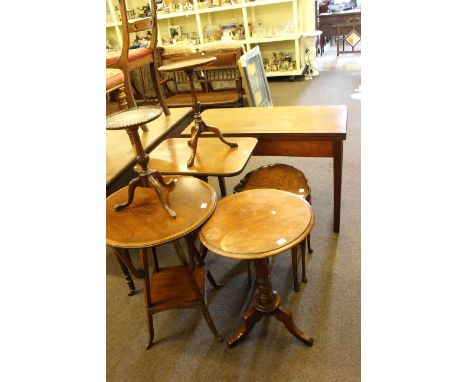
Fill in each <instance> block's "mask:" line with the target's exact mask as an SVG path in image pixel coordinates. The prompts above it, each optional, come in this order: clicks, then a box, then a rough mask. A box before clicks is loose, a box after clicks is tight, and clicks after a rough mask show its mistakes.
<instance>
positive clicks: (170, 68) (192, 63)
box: [158, 57, 216, 72]
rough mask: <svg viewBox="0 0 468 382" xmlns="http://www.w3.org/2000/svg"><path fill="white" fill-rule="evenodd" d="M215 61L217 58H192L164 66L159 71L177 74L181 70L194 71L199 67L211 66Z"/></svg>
mask: <svg viewBox="0 0 468 382" xmlns="http://www.w3.org/2000/svg"><path fill="white" fill-rule="evenodd" d="M215 61H216V57H202V58H192V59H190V60H183V61H177V62H173V63H171V64H167V65H163V66H161V67H159V68H158V69H159V71H160V72H177V71H180V70H185V69H194V68H197V67H199V66H203V65H209V64H212V63H213V62H215Z"/></svg>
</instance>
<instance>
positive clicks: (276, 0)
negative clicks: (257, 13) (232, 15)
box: [243, 0, 297, 8]
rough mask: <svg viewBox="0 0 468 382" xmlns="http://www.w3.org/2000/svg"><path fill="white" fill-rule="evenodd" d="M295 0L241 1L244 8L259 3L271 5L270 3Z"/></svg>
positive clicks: (259, 4) (258, 4)
mask: <svg viewBox="0 0 468 382" xmlns="http://www.w3.org/2000/svg"><path fill="white" fill-rule="evenodd" d="M295 1H297V0H258V1H246V2H245V3H243V6H244V7H245V8H249V7H257V6H261V5H272V4H280V3H292V2H295Z"/></svg>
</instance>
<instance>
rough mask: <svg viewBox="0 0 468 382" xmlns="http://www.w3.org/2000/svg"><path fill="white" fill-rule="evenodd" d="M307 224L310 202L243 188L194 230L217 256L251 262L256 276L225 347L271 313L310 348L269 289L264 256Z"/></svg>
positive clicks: (300, 234)
mask: <svg viewBox="0 0 468 382" xmlns="http://www.w3.org/2000/svg"><path fill="white" fill-rule="evenodd" d="M313 225H314V213H313V210H312V208H311V206H310V205H309V204H308V203H307V202H306V201H305V200H304V199H302V198H300V197H298V196H296V195H294V194H291V193H289V192H286V191H280V190H273V189H257V190H249V191H244V192H241V193H239V194H235V195H232V196H228V197H226V198H224V199H222V200H221V201H220V202H219V203H218V206H217V207H216V210H215V212H214V213H213V215H212V216H211V218H210V219H209V220H208V222H207V223H205V225H204V226H203V227H202V228H201V230H200V233H199V237H200V240H201V242H202V243H203V245H204V246H205V247H207V248H208V249H209V250H211V251H212V252H213V253H215V254H217V255H220V256H225V257H229V258H232V259H236V260H252V261H253V262H254V265H255V272H256V280H257V291H256V294H255V295H254V298H253V300H252V303H251V305H250V308H249V309H247V311H246V312H245V313H244V316H243V323H242V326H241V328H240V329H239V331H238V332H237V333H235V334H234V335H232V336H231V337H230V338H229V339H228V341H227V344H228V346H230V347H232V346H235V345H237V343H238V342H239V341H240V340H241V339H242V338H244V337H245V336H246V335H247V334H248V333H249V332H250V331H251V330H252V328H253V327H254V325H255V323H257V322H258V321H259V320H260V319H261V318H262V317H263V316H265V315H273V316H274V317H275V318H276V319H277V320H279V321H281V322H282V323H283V324H284V326H285V327H286V329H287V330H288V331H289V332H290V333H291V334H292V335H293V336H295V337H296V338H298V339H299V340H301V341H302V342H304V343H305V344H306V345H309V346H312V344H313V339H312V338H311V337H309V336H307V335H306V334H305V333H303V332H302V331H301V330H300V329H298V327H297V326H296V325H295V323H294V320H293V317H292V315H291V313H290V312H289V310H288V309H286V308H285V307H283V306H282V305H281V299H280V295H279V294H278V292H276V291H274V290H273V286H272V284H271V274H270V266H269V264H268V260H267V258H268V257H271V256H276V255H278V254H280V253H282V252H284V251H286V250H288V249H290V248H292V247H295V246H297V245H298V244H300V243H301V242H302V241H303V240H304V239H305V238H306V237H307V235H308V234H309V232H310V231H311V229H312V227H313Z"/></svg>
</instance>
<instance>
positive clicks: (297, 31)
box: [106, 0, 315, 77]
mask: <svg viewBox="0 0 468 382" xmlns="http://www.w3.org/2000/svg"><path fill="white" fill-rule="evenodd" d="M113 1H115V0H107V4H108V9H109V12H108V16H109V20H108V22H107V24H106V26H107V38H108V40H109V41H110V43H111V44H112V45H113V46H115V47H117V46H119V45H121V44H122V42H121V40H122V36H121V35H122V32H121V27H120V24H121V23H120V21H119V19H118V15H117V14H116V12H115V11H114V10H113V7H114V3H113ZM145 2H146V0H132V2H131V4H132V5H133V7H134V8H137V7H140V8H141V7H142V5H143V4H145ZM190 2H191V3H192V4H193V9H192V10H186V11H183V12H175V13H168V14H166V13H164V12H162V11H160V12H158V28H159V32H158V39H159V40H158V45H159V46H163V44H162V42H163V41H162V40H163V39H164V40H169V37H170V31H169V27H171V26H180V28H181V31H182V34H193V35H196V36H197V37H198V40H199V42H200V44H198V45H195V47H196V48H201V50H202V49H203V45H204V44H205V43H208V42H209V39H208V38H207V34H206V28H207V27H209V26H214V25H228V24H231V23H232V22H233V21H235V22H236V23H238V24H242V25H243V26H244V29H245V39H244V40H240V41H242V42H243V43H244V46H245V48H246V50H250V49H252V48H254V47H255V46H257V45H258V46H260V49H261V51H262V55H263V56H264V57H270V56H271V54H272V52H279V51H290V52H291V53H292V54H293V56H294V59H295V60H296V62H297V67H296V68H295V69H294V70H290V71H288V72H281V71H277V72H269V73H267V76H268V77H273V76H298V75H301V74H302V72H303V70H304V60H303V56H304V55H303V47H302V41H301V38H302V31H303V30H313V29H315V22H314V19H313V18H312V17H310V14H311V12H313V9H314V8H313V7H314V0H256V1H248V0H235V1H234V4H233V5H222V6H216V7H215V6H213V7H210V8H208V7H202V5H200V3H201V1H200V0H190ZM173 3H174V4H176V5H177V1H175V0H174V1H173ZM205 4H206V3H205ZM281 25H288V29H287V30H285V31H283V32H284V33H282V34H280V31H279V28H278V26H281Z"/></svg>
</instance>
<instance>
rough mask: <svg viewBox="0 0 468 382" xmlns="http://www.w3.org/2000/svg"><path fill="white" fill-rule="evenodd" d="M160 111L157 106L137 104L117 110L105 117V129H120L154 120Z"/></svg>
mask: <svg viewBox="0 0 468 382" xmlns="http://www.w3.org/2000/svg"><path fill="white" fill-rule="evenodd" d="M161 113H162V109H161V108H160V107H158V106H137V107H132V108H130V109H126V110H119V111H117V112H115V113H113V114H111V115H109V116H107V118H106V129H107V130H122V129H128V128H130V127H134V126H140V125H143V124H145V123H148V122H151V121H154V120H155V119H156V118H158V117H159V116H160V115H161Z"/></svg>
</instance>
